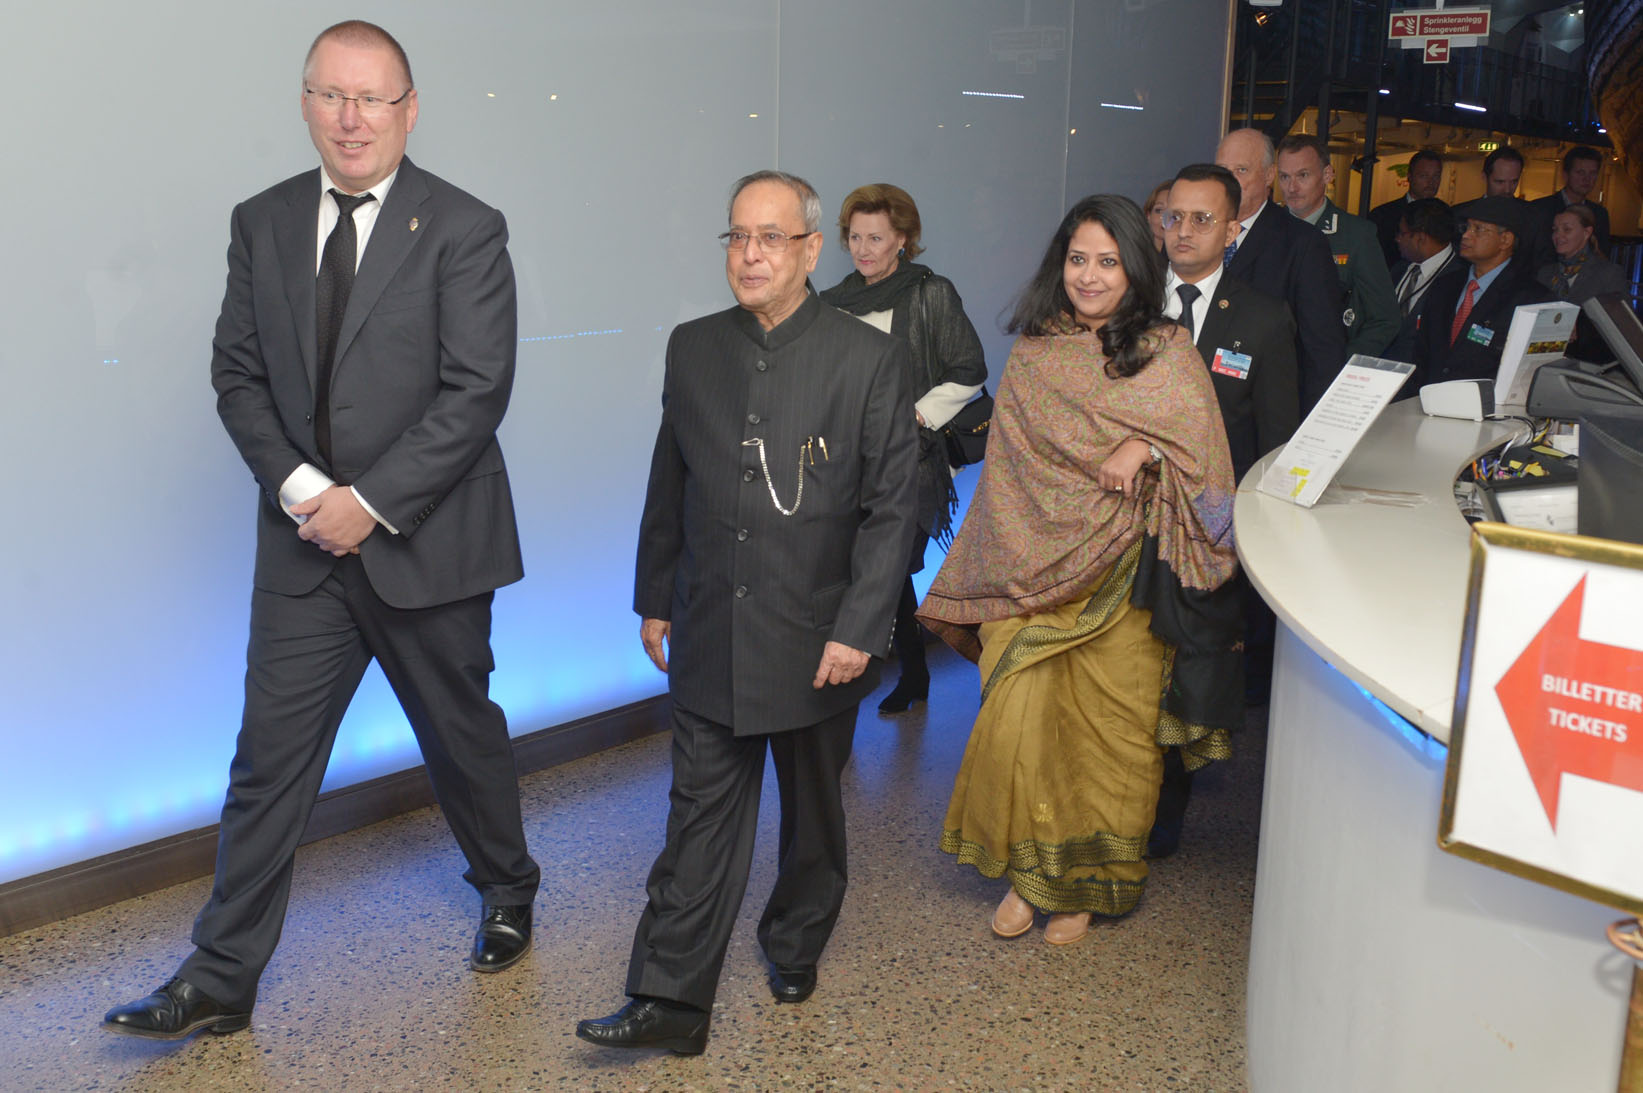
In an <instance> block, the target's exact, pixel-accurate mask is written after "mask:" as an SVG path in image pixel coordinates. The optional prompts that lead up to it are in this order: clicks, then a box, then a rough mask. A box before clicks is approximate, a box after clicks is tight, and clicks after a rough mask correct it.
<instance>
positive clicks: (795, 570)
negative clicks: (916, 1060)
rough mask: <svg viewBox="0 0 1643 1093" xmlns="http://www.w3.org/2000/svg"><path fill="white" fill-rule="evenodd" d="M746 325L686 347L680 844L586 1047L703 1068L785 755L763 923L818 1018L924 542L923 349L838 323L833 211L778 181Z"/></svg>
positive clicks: (715, 325)
mask: <svg viewBox="0 0 1643 1093" xmlns="http://www.w3.org/2000/svg"><path fill="white" fill-rule="evenodd" d="M729 228H730V230H729V231H727V232H726V233H725V234H724V235H722V236H721V237H720V238H721V240H723V242H724V244H725V249H726V255H725V275H726V277H727V279H728V280H729V281H730V288H731V291H732V292H733V293H734V294H735V296H736V303H737V306H736V307H733V308H730V309H729V310H727V311H722V312H719V313H718V314H714V315H709V316H706V317H705V318H701V319H697V320H695V321H694V322H689V323H685V324H684V325H682V326H679V327H677V328H676V329H675V330H674V331H673V335H672V337H671V338H670V339H669V341H668V350H667V376H666V379H665V381H664V384H663V389H662V424H661V428H660V430H659V432H658V433H657V437H656V447H655V451H654V454H653V455H652V457H651V468H650V484H649V487H648V489H647V491H646V495H645V508H644V515H643V517H642V519H641V521H640V528H639V551H638V562H637V567H636V577H635V581H634V594H633V606H634V610H635V611H636V612H637V613H638V615H639V616H640V618H641V620H642V621H641V624H640V639H641V641H642V642H643V644H644V648H645V651H646V653H648V654H649V655H650V658H651V660H652V661H654V662H655V664H656V666H657V667H658V668H659V669H661V670H662V671H664V672H666V673H667V674H668V690H669V692H670V693H671V695H672V697H673V789H672V793H671V794H670V800H671V808H670V811H669V814H668V820H667V841H666V845H665V846H664V848H663V850H662V853H661V855H660V856H659V857H658V858H657V859H656V864H655V866H654V867H653V868H652V869H651V872H650V879H649V881H648V882H647V893H648V895H649V901H648V903H647V905H646V907H645V910H644V913H643V915H642V916H641V917H640V919H639V927H638V930H637V932H636V934H635V936H634V940H633V953H632V957H631V959H630V961H629V964H628V978H627V993H628V994H629V995H630V996H631V998H632V1001H631V1002H630V1003H629V1004H628V1005H627V1006H625V1007H624V1008H623V1009H622V1010H621V1011H620V1012H618V1013H615V1014H613V1015H611V1016H609V1017H604V1018H599V1019H596V1020H589V1021H582V1022H581V1023H579V1024H578V1025H577V1028H576V1034H577V1035H578V1036H580V1037H582V1038H583V1039H584V1040H590V1041H592V1042H593V1043H596V1044H602V1045H607V1046H612V1047H661V1048H667V1049H670V1050H672V1051H675V1052H678V1053H680V1054H698V1053H700V1052H701V1051H702V1050H703V1049H704V1048H705V1047H706V1046H707V1036H708V1025H709V1020H710V1011H711V1009H712V1006H713V998H714V995H715V993H716V991H717V989H718V981H719V971H720V968H721V967H722V966H723V964H724V958H725V950H726V948H727V946H728V945H729V943H730V933H731V929H732V927H733V926H734V925H735V920H736V913H737V910H738V908H739V907H740V905H741V901H742V894H743V892H744V891H745V890H746V887H747V876H748V870H749V867H750V865H751V862H752V855H753V843H754V836H755V834H756V832H757V829H758V816H759V789H760V784H761V782H762V781H763V778H764V762H765V751H766V749H767V748H768V750H769V751H770V753H771V755H772V756H773V757H774V760H775V765H776V783H777V786H778V788H779V789H780V791H781V811H782V815H781V828H780V835H779V840H778V851H777V852H778V872H777V876H776V884H775V887H774V889H773V890H772V891H771V894H770V899H769V901H768V902H767V903H766V904H765V909H764V915H763V917H762V918H761V919H760V921H759V928H758V936H759V943H760V945H761V946H762V947H763V949H764V952H765V956H766V957H767V958H768V960H769V963H770V967H769V983H770V989H771V993H772V994H773V995H774V996H775V998H776V1001H778V1002H788V1003H797V1002H803V1001H804V1000H805V999H807V998H809V997H810V994H811V992H812V991H813V990H815V987H816V964H817V961H818V960H819V958H820V956H821V953H822V949H823V947H824V946H826V944H827V940H828V937H829V936H830V935H831V934H832V931H833V926H834V923H835V922H836V921H837V919H838V914H839V908H840V906H841V905H842V903H843V901H844V889H845V872H846V871H845V824H844V806H843V801H842V799H841V796H840V791H839V776H840V775H841V774H842V772H843V770H844V766H845V763H846V762H847V761H848V760H849V758H850V748H851V744H852V742H853V740H854V737H855V728H856V707H857V705H858V704H859V703H860V702H861V700H862V698H863V697H865V696H866V695H867V694H868V692H870V691H871V690H872V689H873V687H874V686H875V684H876V683H877V681H878V662H877V660H876V659H875V658H876V657H880V656H882V655H883V654H884V653H885V652H886V651H887V650H888V647H889V642H890V630H891V623H892V619H893V618H894V616H895V609H896V598H897V595H898V593H899V592H900V590H901V584H902V581H903V579H904V577H905V575H906V559H907V553H908V551H909V550H910V549H911V548H912V541H913V535H914V533H915V530H916V529H915V524H916V514H915V509H916V502H917V494H918V486H917V478H916V472H917V462H918V460H917V459H916V456H917V444H918V440H917V432H916V428H915V424H916V423H915V418H914V414H913V403H912V396H911V392H910V391H909V389H908V379H907V371H908V365H907V361H906V354H907V352H908V350H907V346H906V344H905V343H904V342H902V341H900V340H899V339H895V338H891V337H889V336H888V335H885V334H881V333H880V332H878V331H877V330H874V329H873V328H872V327H870V326H868V325H867V324H866V323H864V322H861V321H860V320H858V319H856V318H853V317H852V316H850V315H847V314H845V313H844V312H842V311H838V310H836V309H834V308H832V307H829V306H827V305H825V304H823V303H822V302H821V301H820V300H819V299H817V297H816V296H815V295H814V294H813V293H811V292H810V289H809V285H808V282H807V276H808V274H809V273H810V271H811V270H813V269H815V266H816V258H817V256H818V255H819V254H820V253H821V248H822V235H821V202H820V200H819V199H818V198H817V196H816V192H815V190H814V189H812V188H811V187H810V185H809V184H808V183H806V182H805V181H804V180H803V179H800V178H797V177H795V176H793V175H789V174H784V173H780V172H775V171H761V172H758V173H756V174H753V175H749V176H747V177H746V178H744V179H742V180H741V181H739V182H738V183H737V184H736V186H735V187H734V189H733V191H732V194H731V203H730V225H729Z"/></svg>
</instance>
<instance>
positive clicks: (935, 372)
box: [821, 182, 987, 713]
mask: <svg viewBox="0 0 1643 1093" xmlns="http://www.w3.org/2000/svg"><path fill="white" fill-rule="evenodd" d="M921 231H922V225H921V223H920V221H919V215H918V206H917V205H915V204H914V203H913V199H912V197H910V196H909V195H908V193H907V191H906V190H903V189H902V188H901V187H899V186H892V185H890V184H889V183H886V182H876V183H873V184H871V185H867V186H861V187H858V188H857V189H855V190H852V191H851V192H850V196H848V197H846V198H845V199H844V206H843V207H842V208H841V209H840V210H839V244H840V245H841V246H842V247H843V248H844V249H845V250H847V251H849V252H850V259H851V261H852V262H853V263H854V264H855V267H856V269H855V272H853V273H851V274H850V275H849V276H848V277H846V278H845V279H844V280H842V281H840V282H839V283H838V284H836V285H834V286H833V287H832V288H830V289H828V290H827V291H825V292H823V293H822V294H821V298H822V299H823V300H824V301H826V302H827V303H830V304H832V305H833V306H834V307H837V308H841V309H843V310H845V311H848V312H849V313H850V314H852V315H854V316H856V317H857V318H859V319H861V320H862V321H863V322H866V323H870V324H872V325H873V326H876V327H878V328H879V329H880V330H883V331H885V332H887V333H890V334H894V335H896V336H897V337H899V338H903V339H905V340H906V341H907V343H908V345H909V346H910V347H911V348H912V354H911V363H912V381H913V382H912V389H913V390H914V391H916V392H918V399H917V401H916V402H915V403H914V406H913V411H914V413H915V414H916V415H917V417H918V424H919V456H918V461H919V473H918V480H919V481H918V525H919V530H920V531H921V532H922V533H923V534H921V535H920V536H919V537H918V538H917V540H916V541H915V542H914V543H913V553H912V556H911V557H910V558H909V559H908V562H907V574H908V576H907V580H906V581H905V582H904V583H903V585H902V589H901V601H900V603H899V604H898V605H897V607H896V627H895V646H896V656H897V657H898V658H899V659H900V661H901V679H900V680H899V681H897V683H896V686H895V688H894V689H893V690H892V691H891V692H890V693H889V694H888V695H886V696H885V698H884V701H882V702H880V703H879V712H880V713H901V712H902V711H904V710H906V709H908V708H909V707H910V706H912V705H913V703H915V702H922V701H924V700H925V699H926V698H927V697H928V696H929V693H930V670H929V668H928V667H926V665H925V660H924V634H923V632H922V631H921V629H920V628H919V624H918V620H917V619H915V618H914V617H913V612H914V611H915V610H916V609H917V607H918V599H917V597H916V596H915V595H914V593H913V577H912V575H913V574H914V573H917V572H918V571H919V570H921V569H923V568H924V548H925V545H926V544H927V543H928V542H929V540H930V539H931V538H935V539H936V540H937V541H941V542H945V541H946V540H947V539H948V538H950V537H951V535H952V521H953V512H954V510H955V508H956V506H957V502H958V497H957V495H956V494H955V493H954V491H953V476H952V471H951V470H950V469H949V468H948V466H947V452H946V448H945V446H944V445H943V444H942V440H941V437H940V436H939V435H938V430H940V429H941V427H942V426H943V425H946V424H947V422H948V421H950V420H951V419H952V417H953V415H954V414H956V413H958V411H959V410H960V409H961V408H962V407H963V406H964V404H965V403H967V402H969V401H970V400H971V399H972V398H974V397H975V396H976V394H977V392H979V391H980V390H981V385H982V384H984V383H986V382H987V361H986V358H985V357H984V355H983V353H982V349H981V339H980V338H979V337H978V336H977V335H976V329H975V327H974V326H972V325H971V324H970V320H969V319H968V318H967V317H966V316H965V314H964V304H963V302H962V301H961V300H960V299H959V297H958V291H957V290H956V289H955V288H953V283H952V282H951V281H949V280H947V278H945V277H942V276H940V275H938V274H936V273H935V272H934V271H933V270H931V269H930V268H929V267H928V266H922V265H919V264H918V263H916V262H914V261H913V259H914V258H917V257H918V256H919V254H920V253H922V252H923V250H924V248H923V247H922V246H920V244H919V235H920V232H921Z"/></svg>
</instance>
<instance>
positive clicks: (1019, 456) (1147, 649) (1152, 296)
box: [919, 195, 1243, 944]
mask: <svg viewBox="0 0 1643 1093" xmlns="http://www.w3.org/2000/svg"><path fill="white" fill-rule="evenodd" d="M1150 240H1151V233H1150V231H1149V229H1148V228H1147V225H1146V222H1145V220H1144V219H1143V217H1142V214H1141V211H1140V209H1139V208H1137V207H1136V206H1135V205H1134V203H1132V202H1130V201H1129V200H1128V199H1126V198H1122V197H1116V196H1109V195H1097V196H1095V197H1090V198H1085V199H1084V200H1083V201H1081V202H1079V204H1078V205H1076V206H1074V208H1073V209H1072V211H1071V212H1070V213H1068V214H1067V217H1066V218H1065V219H1064V220H1063V222H1062V224H1061V226H1060V228H1059V229H1058V230H1057V232H1056V235H1055V237H1054V238H1053V239H1052V240H1051V243H1050V247H1049V249H1048V251H1047V253H1046V254H1045V256H1044V260H1043V263H1042V264H1041V266H1040V269H1039V272H1038V274H1037V275H1036V276H1035V278H1034V279H1033V281H1032V283H1030V284H1029V285H1028V287H1027V289H1026V290H1024V292H1023V294H1022V297H1021V300H1020V302H1019V303H1018V304H1017V307H1016V311H1015V315H1014V317H1013V319H1012V322H1011V329H1012V331H1014V332H1017V333H1019V334H1021V337H1020V338H1019V340H1018V341H1017V343H1016V345H1015V348H1014V350H1013V352H1012V353H1011V355H1010V359H1009V361H1008V363H1007V364H1006V365H1005V369H1004V375H1003V378H1002V380H1001V382H1000V384H999V389H998V393H997V396H996V400H995V404H994V411H993V422H992V426H991V428H990V431H989V438H988V442H987V460H986V463H985V464H984V469H983V471H982V476H981V480H980V482H979V484H978V485H977V488H976V493H975V496H974V498H973V499H972V502H971V504H970V508H969V512H968V514H967V515H966V517H965V520H964V524H963V526H962V527H961V528H960V530H959V532H958V535H957V537H956V539H955V540H954V543H953V546H952V549H951V550H950V551H949V553H948V556H947V559H946V562H945V564H944V565H943V566H942V568H941V572H940V573H939V574H938V575H937V577H936V579H935V582H934V584H933V585H932V586H931V588H930V592H929V595H928V596H927V597H926V598H925V600H924V603H923V605H922V606H921V608H920V610H919V618H920V619H921V620H922V621H923V622H924V623H925V624H926V625H927V626H929V627H930V628H931V629H932V630H934V631H935V632H936V633H937V634H939V635H940V636H941V637H942V638H943V639H944V640H946V641H947V642H948V643H949V644H951V645H952V646H953V647H954V648H956V649H957V650H959V651H960V652H961V653H964V654H965V655H966V656H968V657H970V659H972V660H975V661H977V662H978V664H979V665H980V669H981V689H982V704H981V711H980V713H979V715H978V716H977V718H976V724H975V728H974V730H973V731H972V733H971V736H970V741H969V744H968V746H967V748H966V750H965V754H964V760H963V764H962V766H961V767H960V770H959V773H958V777H957V779H956V781H955V784H954V787H953V799H952V802H951V804H950V805H949V807H948V811H947V818H946V822H945V824H944V825H943V831H942V836H941V848H942V850H944V851H946V852H948V853H951V854H953V855H955V856H956V857H957V858H958V860H959V861H960V862H961V863H963V864H967V865H972V866H974V867H975V868H976V869H978V870H979V871H980V872H981V873H982V874H983V875H985V876H988V877H999V876H1007V877H1008V878H1009V881H1010V885H1011V889H1010V892H1009V893H1008V894H1007V895H1006V897H1005V900H1004V902H1003V903H1002V904H1001V905H1000V906H999V908H998V911H997V912H996V913H995V915H994V918H993V929H994V930H995V931H996V932H997V933H999V934H1000V935H1001V936H1006V937H1013V936H1017V935H1019V934H1022V933H1025V932H1026V931H1027V930H1029V929H1030V928H1031V927H1032V925H1033V922H1034V917H1033V916H1034V910H1035V909H1036V910H1038V911H1044V912H1048V913H1050V915H1051V919H1050V923H1049V925H1048V927H1047V928H1046V937H1047V939H1048V940H1050V941H1051V942H1054V943H1058V944H1064V943H1066V942H1069V941H1076V940H1077V939H1078V938H1080V937H1082V936H1083V935H1084V933H1085V932H1087V930H1088V928H1089V923H1090V920H1091V916H1092V915H1095V914H1099V915H1104V916H1116V915H1122V914H1124V913H1126V912H1128V911H1130V910H1131V909H1133V908H1134V907H1135V905H1136V903H1137V902H1138V901H1139V900H1140V898H1141V890H1142V886H1143V884H1144V883H1145V880H1146V876H1147V866H1146V863H1145V862H1144V861H1143V860H1142V854H1143V851H1144V850H1145V847H1146V839H1147V833H1148V830H1149V829H1150V827H1151V825H1152V819H1153V810H1154V808H1155V806H1156V805H1157V800H1158V786H1159V780H1160V778H1161V776H1162V771H1163V751H1162V749H1163V748H1164V747H1169V746H1176V747H1180V748H1181V749H1182V752H1183V755H1184V757H1185V760H1186V762H1187V765H1188V767H1189V768H1192V769H1196V768H1197V767H1201V766H1203V765H1204V764H1205V763H1207V762H1209V761H1211V760H1213V759H1218V758H1223V757H1225V756H1226V755H1227V754H1228V745H1229V740H1228V730H1229V729H1230V728H1232V727H1233V726H1234V725H1235V724H1236V723H1237V722H1238V720H1240V719H1241V717H1242V712H1243V690H1242V686H1243V682H1242V658H1241V643H1240V637H1241V635H1240V627H1241V623H1242V611H1241V607H1240V603H1239V601H1238V599H1237V598H1236V594H1235V592H1234V590H1233V589H1232V588H1231V587H1229V586H1228V583H1227V582H1228V579H1229V578H1230V577H1231V576H1232V575H1233V572H1234V570H1235V567H1236V561H1235V557H1234V553H1233V545H1232V495H1233V490H1234V484H1233V480H1232V468H1231V460H1230V457H1229V456H1228V453H1227V443H1226V437H1225V434H1224V432H1223V431H1222V426H1221V416H1220V412H1219V410H1218V409H1217V405H1216V400H1215V392H1214V388H1213V387H1212V386H1211V384H1210V379H1209V373H1208V370H1207V369H1206V368H1205V367H1204V364H1203V361H1202V360H1201V359H1200V357H1199V356H1198V353H1197V350H1195V349H1194V348H1193V345H1192V339H1191V338H1190V337H1189V336H1188V335H1187V333H1186V332H1185V331H1184V330H1182V329H1181V328H1180V327H1178V326H1175V325H1173V324H1171V323H1170V322H1169V321H1168V320H1166V319H1164V318H1162V315H1161V313H1160V311H1159V305H1160V302H1161V300H1162V298H1163V285H1164V277H1163V273H1162V272H1161V271H1160V270H1159V269H1158V266H1157V265H1156V263H1155V261H1154V259H1153V255H1152V253H1151V248H1150V245H1149V244H1150Z"/></svg>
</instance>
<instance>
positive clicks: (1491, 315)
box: [1405, 197, 1551, 392]
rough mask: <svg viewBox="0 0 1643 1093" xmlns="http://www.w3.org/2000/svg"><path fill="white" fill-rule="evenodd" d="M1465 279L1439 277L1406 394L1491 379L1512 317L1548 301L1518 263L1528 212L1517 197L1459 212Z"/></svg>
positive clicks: (1424, 307) (1425, 306)
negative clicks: (1428, 387) (1435, 385)
mask: <svg viewBox="0 0 1643 1093" xmlns="http://www.w3.org/2000/svg"><path fill="white" fill-rule="evenodd" d="M1455 213H1456V215H1457V216H1458V217H1460V218H1461V219H1463V220H1464V221H1465V228H1464V230H1462V232H1461V235H1460V246H1459V248H1458V249H1459V252H1460V257H1461V260H1462V261H1464V262H1466V263H1467V267H1466V272H1465V275H1464V276H1462V275H1458V274H1457V275H1454V276H1447V277H1440V278H1438V279H1437V280H1436V282H1434V284H1433V285H1432V288H1431V290H1430V291H1429V292H1427V294H1426V298H1425V299H1424V301H1422V303H1421V308H1420V319H1419V327H1418V329H1417V330H1416V332H1415V366H1416V370H1415V380H1414V382H1413V383H1410V384H1408V385H1406V388H1405V389H1406V390H1410V391H1415V392H1418V391H1419V389H1420V388H1421V387H1423V386H1425V385H1426V384H1429V383H1442V382H1444V381H1446V380H1459V379H1491V380H1492V379H1494V378H1495V373H1496V372H1497V371H1498V370H1499V369H1500V355H1501V351H1502V350H1503V349H1504V348H1505V347H1506V332H1507V330H1508V329H1509V328H1510V327H1511V325H1512V314H1513V312H1515V311H1516V310H1517V309H1518V307H1519V306H1520V305H1522V304H1536V303H1543V302H1545V301H1546V300H1549V299H1551V294H1550V293H1548V292H1547V291H1546V290H1545V289H1544V288H1542V287H1541V286H1540V284H1539V283H1538V282H1537V281H1536V280H1535V278H1534V271H1533V270H1532V269H1531V268H1530V267H1529V263H1528V262H1527V261H1526V260H1524V259H1523V258H1522V257H1520V256H1518V254H1517V248H1518V246H1519V245H1520V244H1522V243H1524V242H1525V240H1524V238H1523V232H1524V229H1525V221H1526V220H1527V219H1528V214H1527V207H1526V206H1525V205H1524V203H1523V202H1521V201H1519V200H1518V199H1517V198H1515V197H1480V198H1478V199H1477V200H1476V201H1472V202H1469V203H1467V204H1465V205H1461V206H1459V207H1458V208H1456V210H1455Z"/></svg>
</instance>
